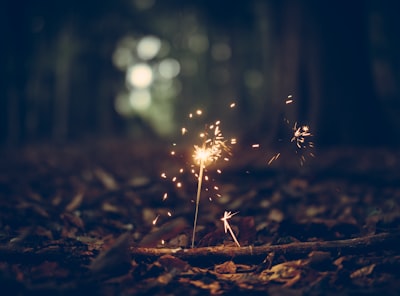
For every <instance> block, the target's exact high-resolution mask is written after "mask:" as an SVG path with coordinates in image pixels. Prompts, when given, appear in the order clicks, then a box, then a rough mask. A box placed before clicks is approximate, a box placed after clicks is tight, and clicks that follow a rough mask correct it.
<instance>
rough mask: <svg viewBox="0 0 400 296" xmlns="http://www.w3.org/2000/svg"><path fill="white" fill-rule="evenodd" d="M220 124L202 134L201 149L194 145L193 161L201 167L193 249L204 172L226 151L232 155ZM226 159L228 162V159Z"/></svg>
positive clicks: (198, 180) (217, 123) (211, 126)
mask: <svg viewBox="0 0 400 296" xmlns="http://www.w3.org/2000/svg"><path fill="white" fill-rule="evenodd" d="M219 124H220V121H217V122H215V124H213V125H210V127H209V128H208V129H207V127H206V130H205V132H204V133H201V134H200V138H201V139H202V141H203V143H202V145H201V147H200V146H197V145H194V154H193V159H194V161H195V162H196V164H197V165H198V166H199V174H198V177H197V194H196V210H195V214H194V222H193V234H192V248H193V247H194V240H195V236H196V226H197V217H198V214H199V203H200V195H201V187H202V183H203V174H204V170H205V169H206V166H207V165H209V164H211V163H212V162H215V161H217V160H218V159H219V158H221V156H222V153H223V152H224V151H225V152H227V153H228V154H229V153H230V147H229V146H228V145H227V144H226V141H225V140H224V137H223V135H222V132H221V129H220V127H219ZM210 132H212V133H210ZM210 134H211V136H210ZM231 142H232V141H231ZM224 159H225V160H228V159H227V158H224Z"/></svg>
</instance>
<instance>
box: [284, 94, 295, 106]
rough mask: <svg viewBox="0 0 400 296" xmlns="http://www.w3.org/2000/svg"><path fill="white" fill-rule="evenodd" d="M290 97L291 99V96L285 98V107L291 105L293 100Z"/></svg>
mask: <svg viewBox="0 0 400 296" xmlns="http://www.w3.org/2000/svg"><path fill="white" fill-rule="evenodd" d="M292 97H293V96H292V95H288V97H287V100H286V102H285V103H286V105H287V104H291V103H293V99H292Z"/></svg>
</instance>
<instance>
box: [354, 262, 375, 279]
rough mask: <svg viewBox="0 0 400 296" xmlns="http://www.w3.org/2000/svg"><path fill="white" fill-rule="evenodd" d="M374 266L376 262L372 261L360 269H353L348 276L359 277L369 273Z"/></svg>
mask: <svg viewBox="0 0 400 296" xmlns="http://www.w3.org/2000/svg"><path fill="white" fill-rule="evenodd" d="M375 266H376V264H375V263H374V264H371V265H367V266H364V267H362V268H360V269H357V270H356V271H354V272H352V273H351V274H350V278H352V279H354V278H359V277H364V276H367V275H370V274H371V273H372V272H373V271H374V268H375Z"/></svg>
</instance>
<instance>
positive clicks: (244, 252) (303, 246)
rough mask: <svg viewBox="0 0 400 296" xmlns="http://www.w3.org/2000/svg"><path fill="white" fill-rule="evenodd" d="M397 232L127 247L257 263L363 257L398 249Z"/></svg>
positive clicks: (139, 253)
mask: <svg viewBox="0 0 400 296" xmlns="http://www.w3.org/2000/svg"><path fill="white" fill-rule="evenodd" d="M399 242H400V232H399V233H380V234H376V235H370V236H365V237H359V238H352V239H344V240H336V241H321V242H295V243H290V244H284V245H269V246H257V247H252V246H248V247H241V248H239V247H226V246H215V247H203V248H194V249H181V248H179V249H170V248H136V247H132V248H131V254H132V256H133V257H134V258H136V259H140V258H148V259H151V258H153V259H155V258H157V257H160V256H162V255H173V256H175V257H178V258H180V259H183V260H188V261H190V260H196V259H197V260H198V259H200V260H202V259H207V260H218V261H221V260H231V259H238V260H249V259H254V260H259V259H264V258H265V257H266V256H267V255H268V254H269V253H272V252H274V253H275V255H286V256H299V255H306V254H308V253H310V252H311V251H325V252H331V253H335V254H339V255H346V254H355V253H357V254H365V253H368V252H372V251H384V250H399V249H400V244H399Z"/></svg>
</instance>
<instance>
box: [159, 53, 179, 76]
mask: <svg viewBox="0 0 400 296" xmlns="http://www.w3.org/2000/svg"><path fill="white" fill-rule="evenodd" d="M158 71H159V73H160V75H161V76H162V77H163V78H165V79H172V78H175V77H176V76H178V74H179V72H180V71H181V66H180V64H179V62H178V61H177V60H175V59H172V58H167V59H164V60H162V61H161V62H160V64H159V65H158Z"/></svg>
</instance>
